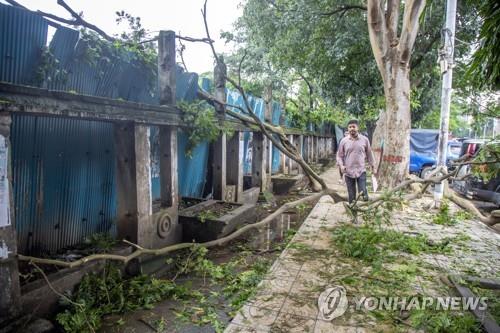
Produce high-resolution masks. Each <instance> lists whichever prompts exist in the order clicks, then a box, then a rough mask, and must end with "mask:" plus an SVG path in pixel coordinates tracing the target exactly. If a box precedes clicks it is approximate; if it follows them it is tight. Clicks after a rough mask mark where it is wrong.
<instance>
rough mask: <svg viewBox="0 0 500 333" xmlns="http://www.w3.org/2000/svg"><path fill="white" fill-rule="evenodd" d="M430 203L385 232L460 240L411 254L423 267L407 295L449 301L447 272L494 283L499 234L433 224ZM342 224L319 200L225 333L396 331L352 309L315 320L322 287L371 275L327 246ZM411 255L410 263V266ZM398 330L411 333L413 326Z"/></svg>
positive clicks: (397, 217) (397, 216) (386, 289)
mask: <svg viewBox="0 0 500 333" xmlns="http://www.w3.org/2000/svg"><path fill="white" fill-rule="evenodd" d="M332 170H334V171H333V172H335V171H336V170H335V169H332ZM326 179H328V177H326ZM430 200H432V199H431V198H423V199H419V200H415V201H413V202H411V203H410V205H409V206H408V207H405V209H404V211H401V212H395V213H394V214H393V218H392V224H391V225H390V226H388V228H390V229H394V230H396V231H399V232H402V233H405V234H409V235H411V234H415V233H416V232H418V233H419V234H424V235H426V236H427V237H428V238H429V239H430V240H431V241H440V240H444V239H450V237H451V238H453V237H459V238H460V237H461V238H462V240H461V241H460V242H458V241H457V242H456V244H455V241H452V244H451V245H450V246H451V248H452V249H453V250H452V251H450V252H448V253H447V254H429V253H427V254H420V255H418V256H414V257H418V260H419V263H422V264H421V266H422V267H420V266H419V267H418V269H419V273H420V274H419V275H418V276H417V278H416V280H415V281H413V282H412V283H413V284H412V288H413V290H414V291H416V292H417V293H419V294H421V295H426V296H448V295H449V290H450V289H449V287H447V286H446V285H445V284H443V283H442V282H441V280H440V277H442V276H443V275H446V274H447V273H450V272H453V273H461V274H471V273H474V274H475V275H478V276H481V277H485V278H497V279H498V278H500V251H499V249H500V236H499V235H498V234H497V233H495V232H494V231H492V230H491V229H489V228H488V227H486V226H485V225H483V224H481V223H480V222H477V221H473V220H465V221H462V222H460V223H458V224H456V225H453V226H443V225H438V224H434V223H432V213H430V212H427V211H426V210H425V207H427V206H428V205H429V203H430ZM450 207H451V210H452V212H453V211H455V210H456V209H457V208H456V207H455V206H453V205H452V204H450ZM345 223H349V221H348V218H347V216H346V215H345V212H344V208H343V205H342V204H334V202H333V201H332V199H331V198H330V197H328V196H324V197H322V198H321V199H320V201H319V202H318V204H317V205H316V206H315V207H314V209H313V210H312V211H311V213H310V215H309V217H308V218H307V219H306V221H305V222H304V223H303V225H302V226H301V227H300V229H299V231H298V232H297V234H296V235H295V237H294V238H293V240H292V241H291V242H290V245H289V246H288V248H287V249H285V251H284V252H283V253H282V254H281V256H280V257H279V258H278V259H277V260H276V262H275V263H274V265H273V266H272V268H271V269H270V271H269V273H268V275H267V277H266V279H265V280H263V281H262V282H261V284H260V286H259V288H258V291H257V294H256V296H255V297H254V298H253V299H251V300H250V301H249V302H247V304H246V305H245V306H244V307H243V308H242V309H241V310H240V312H239V313H238V314H237V315H236V316H235V318H234V319H233V320H232V322H231V323H230V325H229V326H228V327H227V329H226V331H225V332H227V333H230V332H392V331H394V327H392V326H390V325H389V326H387V322H384V323H381V322H378V321H377V318H375V317H374V316H373V315H371V314H370V313H366V312H363V310H355V309H352V308H350V309H348V310H347V312H346V313H345V314H344V315H343V316H341V317H338V318H335V319H333V320H332V321H326V320H322V319H321V316H320V313H319V310H318V297H319V295H320V294H321V293H322V292H323V291H324V290H325V289H327V288H328V287H330V286H333V285H338V281H339V280H341V279H345V278H350V277H352V278H358V279H359V278H360V277H361V276H368V275H369V273H370V272H369V267H367V266H364V265H362V264H359V263H357V265H355V266H353V265H352V263H353V261H352V259H350V260H351V261H349V260H346V258H345V257H344V256H343V255H342V254H341V253H339V251H336V250H335V249H334V248H332V244H331V236H332V228H334V227H337V226H340V225H341V224H345ZM464 235H466V237H464ZM459 238H457V239H459ZM414 257H412V258H411V259H412V260H414ZM409 261H410V260H409ZM419 265H420V264H419ZM399 266H404V265H399ZM384 267H385V266H384ZM387 269H388V270H392V269H394V270H398V269H401V267H398V265H397V264H389V265H388V266H387ZM362 278H364V277H362ZM345 287H346V289H347V294H348V296H353V295H354V296H361V295H357V293H358V292H359V289H356V288H355V287H350V286H347V285H346V286H345ZM392 288H394V287H393V286H391V285H384V284H381V285H380V286H379V291H380V294H386V295H387V293H397V292H398V291H394V290H392ZM400 328H401V327H398V329H400ZM399 331H401V330H399ZM404 331H408V332H416V331H415V330H414V329H412V328H411V327H407V328H406V329H405V330H404Z"/></svg>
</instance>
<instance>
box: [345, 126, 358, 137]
mask: <svg viewBox="0 0 500 333" xmlns="http://www.w3.org/2000/svg"><path fill="white" fill-rule="evenodd" d="M347 130H348V131H349V134H351V136H353V137H355V136H357V135H358V125H356V124H349V126H347Z"/></svg>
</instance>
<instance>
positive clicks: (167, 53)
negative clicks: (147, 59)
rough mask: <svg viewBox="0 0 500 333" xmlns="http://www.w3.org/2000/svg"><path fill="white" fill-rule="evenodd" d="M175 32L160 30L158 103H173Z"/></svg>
mask: <svg viewBox="0 0 500 333" xmlns="http://www.w3.org/2000/svg"><path fill="white" fill-rule="evenodd" d="M175 72H176V66H175V32H173V31H160V36H159V39H158V89H159V97H160V105H173V104H175Z"/></svg>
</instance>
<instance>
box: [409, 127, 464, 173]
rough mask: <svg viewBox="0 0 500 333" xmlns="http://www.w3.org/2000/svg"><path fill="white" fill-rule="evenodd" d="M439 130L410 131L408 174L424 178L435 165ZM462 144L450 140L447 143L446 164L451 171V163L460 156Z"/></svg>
mask: <svg viewBox="0 0 500 333" xmlns="http://www.w3.org/2000/svg"><path fill="white" fill-rule="evenodd" d="M438 142H439V130H436V129H412V130H411V134H410V173H414V174H417V175H419V176H420V178H426V177H427V176H428V174H429V173H430V172H431V171H432V170H433V169H434V168H435V166H436V163H437V149H438ZM461 147H462V144H461V143H460V142H458V141H454V140H451V141H449V142H448V152H447V156H446V164H447V166H448V168H449V169H452V165H451V164H452V161H454V160H455V159H457V158H458V157H459V156H460V149H461Z"/></svg>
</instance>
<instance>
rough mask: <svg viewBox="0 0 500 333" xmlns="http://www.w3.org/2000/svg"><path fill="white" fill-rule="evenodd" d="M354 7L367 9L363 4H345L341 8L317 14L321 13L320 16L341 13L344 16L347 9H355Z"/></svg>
mask: <svg viewBox="0 0 500 333" xmlns="http://www.w3.org/2000/svg"><path fill="white" fill-rule="evenodd" d="M353 9H356V10H363V11H366V6H362V5H343V6H340V7H339V8H336V9H334V10H331V11H329V12H319V13H316V14H317V15H320V16H333V15H335V14H339V13H340V15H341V16H344V14H345V13H346V12H347V11H349V10H353Z"/></svg>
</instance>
